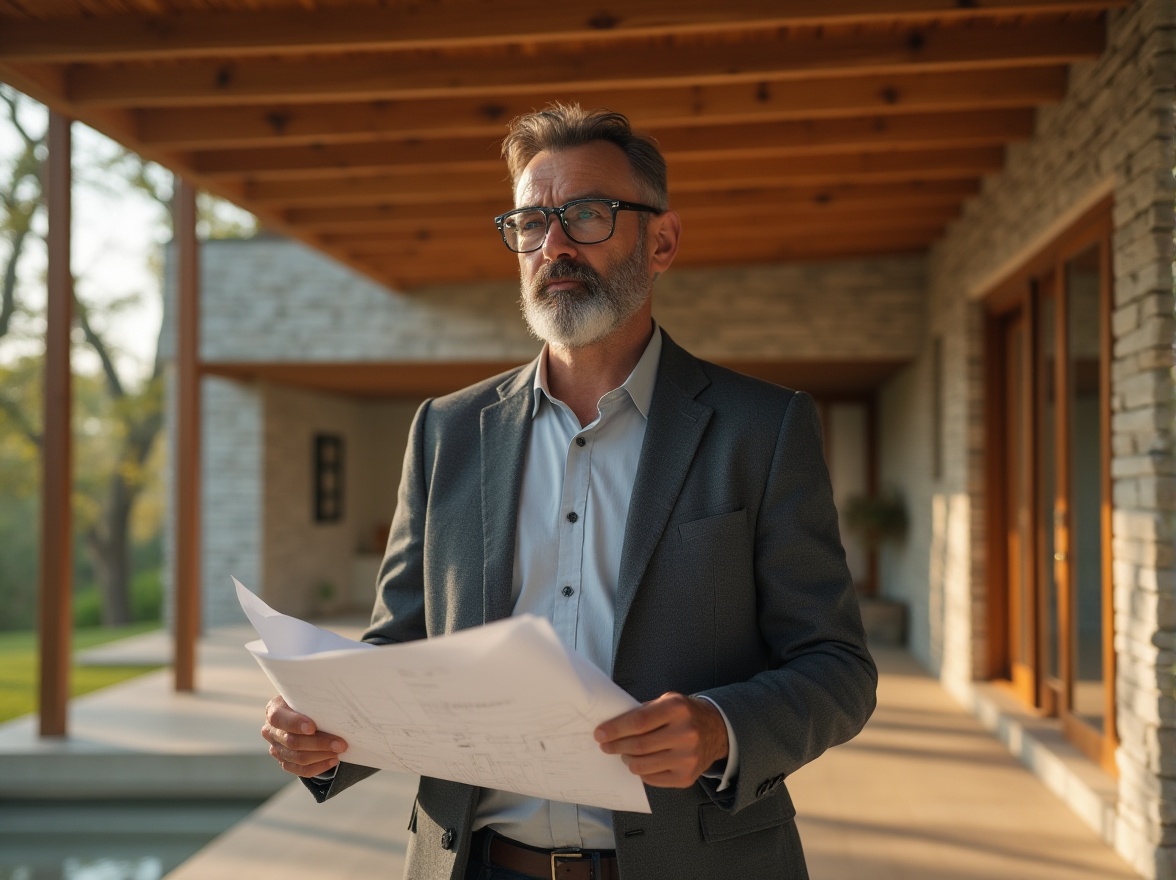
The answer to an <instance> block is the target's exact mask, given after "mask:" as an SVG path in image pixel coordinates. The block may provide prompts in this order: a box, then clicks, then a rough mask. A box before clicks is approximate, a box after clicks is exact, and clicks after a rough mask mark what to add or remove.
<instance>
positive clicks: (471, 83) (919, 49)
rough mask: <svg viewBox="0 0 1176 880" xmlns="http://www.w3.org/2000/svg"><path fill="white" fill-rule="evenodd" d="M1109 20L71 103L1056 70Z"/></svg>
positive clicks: (177, 88) (864, 35)
mask: <svg viewBox="0 0 1176 880" xmlns="http://www.w3.org/2000/svg"><path fill="white" fill-rule="evenodd" d="M1105 38H1106V32H1105V26H1104V25H1103V23H1102V22H1101V20H1097V19H1095V20H1089V21H1085V20H1074V21H1061V22H1034V23H1029V22H1026V23H1024V24H1021V25H1020V26H1018V27H1016V28H1010V27H1007V26H1003V25H1001V24H999V23H989V22H984V23H978V24H975V25H974V26H970V27H967V28H963V27H941V28H934V29H921V28H901V29H897V30H893V31H892V30H873V29H871V30H861V31H858V30H852V31H847V32H836V33H827V32H824V31H813V32H807V31H806V32H804V33H801V34H792V33H785V34H772V35H759V36H758V37H757V38H755V39H750V38H749V39H747V40H743V41H739V42H734V41H727V42H724V41H718V42H716V41H714V40H711V41H696V44H689V43H683V42H681V41H678V42H674V43H666V42H660V43H656V44H654V45H648V44H636V43H634V44H631V45H619V46H607V47H606V46H602V47H600V48H599V49H598V50H597V51H595V52H592V53H584V52H582V51H575V52H573V51H567V50H566V49H563V48H560V47H556V48H553V49H551V50H542V49H540V50H536V51H534V52H531V53H527V54H526V56H525V58H522V57H520V56H519V55H518V54H517V53H510V52H506V53H497V54H495V53H491V54H487V53H485V52H481V53H469V54H464V55H455V54H452V53H450V54H446V53H442V52H411V53H401V54H394V55H359V56H350V55H349V56H343V57H334V58H332V57H326V58H321V59H319V58H309V59H301V60H298V61H283V60H271V59H244V60H239V61H238V60H227V61H193V62H187V63H170V64H169V63H159V64H154V65H151V66H145V65H140V64H117V65H96V64H74V65H71V66H70V67H69V69H68V74H67V97H68V100H69V101H70V102H71V103H73V104H74V105H76V106H77V107H79V108H81V107H91V106H135V107H139V108H145V107H166V106H172V107H179V106H199V105H201V104H204V105H231V104H257V103H266V102H273V103H279V104H289V103H305V102H310V101H324V102H332V103H335V102H343V101H361V100H407V99H424V98H446V99H451V98H456V97H472V96H483V97H490V98H492V99H497V97H498V96H501V95H510V94H516V95H518V94H534V92H535V83H537V82H542V83H544V84H545V85H546V87H547V88H548V89H549V90H550V91H551V92H552V93H565V92H567V91H569V90H573V89H605V88H609V89H625V90H631V89H642V88H650V87H672V86H675V85H678V86H680V85H683V84H686V85H690V86H706V85H711V86H713V85H723V84H732V83H758V82H761V81H762V82H777V81H795V80H807V79H813V78H821V77H828V76H830V75H849V74H855V75H859V76H867V75H881V74H896V73H918V72H947V71H953V70H954V71H959V70H969V69H998V68H1010V67H1042V66H1044V67H1056V66H1057V65H1060V64H1069V63H1071V62H1074V61H1079V60H1084V59H1090V58H1095V57H1097V56H1098V55H1099V53H1100V52H1101V51H1102V49H1103V45H1104V42H1105Z"/></svg>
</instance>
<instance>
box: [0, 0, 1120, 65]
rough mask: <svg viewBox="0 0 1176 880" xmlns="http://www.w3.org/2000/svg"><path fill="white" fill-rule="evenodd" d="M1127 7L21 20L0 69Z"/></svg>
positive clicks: (1048, 4)
mask: <svg viewBox="0 0 1176 880" xmlns="http://www.w3.org/2000/svg"><path fill="white" fill-rule="evenodd" d="M1125 5H1127V0H1110V2H1107V0H975V2H967V3H961V2H958V0H897V2H889V3H886V4H884V5H883V4H879V3H876V2H872V0H822V2H821V3H812V2H810V0H725V2H723V3H721V4H717V3H716V4H699V3H681V2H680V0H628V2H624V3H621V2H618V0H612V2H611V3H609V4H608V5H603V4H596V5H594V6H591V7H580V6H576V5H572V6H566V5H561V4H548V5H538V6H537V5H535V4H534V3H532V2H529V0H497V2H495V3H457V2H435V3H429V4H396V5H395V6H391V7H379V8H372V7H364V8H347V7H335V6H332V7H330V8H323V9H318V10H305V9H269V10H235V11H232V12H187V11H184V12H170V13H168V14H166V15H113V16H87V17H85V18H77V19H66V20H63V19H60V18H54V19H47V20H36V19H24V20H12V21H9V22H6V23H5V26H4V28H3V29H2V30H0V62H14V63H27V62H50V63H77V62H80V61H127V60H135V61H143V60H154V59H160V58H169V59H171V58H207V57H230V58H242V57H248V56H261V55H266V56H273V55H279V54H284V53H285V54H302V53H323V52H360V51H394V50H402V49H406V48H421V47H427V48H445V47H463V46H486V45H501V44H504V43H519V42H527V43H542V42H551V41H567V40H575V41H586V40H587V41H591V40H601V39H615V38H616V37H617V36H623V37H660V36H666V35H670V34H690V33H696V32H706V33H716V32H723V31H732V30H744V29H748V28H752V27H754V28H788V27H797V26H801V27H823V26H827V25H846V24H858V23H868V22H877V21H898V22H902V23H916V22H935V21H941V20H945V19H947V20H950V19H957V18H966V19H983V18H994V17H1002V16H1008V15H1022V14H1041V13H1044V14H1053V15H1057V14H1065V13H1072V12H1078V13H1086V14H1091V13H1094V14H1097V13H1099V12H1102V11H1103V10H1105V9H1107V8H1113V7H1118V6H1125Z"/></svg>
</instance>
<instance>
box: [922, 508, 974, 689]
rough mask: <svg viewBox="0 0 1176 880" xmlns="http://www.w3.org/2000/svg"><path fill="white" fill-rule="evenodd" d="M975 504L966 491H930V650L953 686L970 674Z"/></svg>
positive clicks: (959, 685)
mask: <svg viewBox="0 0 1176 880" xmlns="http://www.w3.org/2000/svg"><path fill="white" fill-rule="evenodd" d="M970 526H971V506H970V501H969V498H968V494H967V493H966V492H954V493H950V494H945V493H942V492H937V493H935V494H934V495H933V496H932V497H931V553H930V556H929V560H928V564H929V569H928V581H929V585H930V613H929V615H928V617H929V624H930V628H931V654H932V656H933V657H934V658H935V659H936V660H937V661H938V663H939V666H940V679H941V680H942V681H943V682H944V683H945V684H946V685H948V686H949V687H951V688H952V689H962V688H965V687H966V686H967V684H968V682H969V681H971V677H972V661H971V657H972V633H971V629H970V621H971V619H972V613H971V606H972V583H971V576H970V572H971V540H970V534H971V532H970Z"/></svg>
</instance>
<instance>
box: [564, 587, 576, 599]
mask: <svg viewBox="0 0 1176 880" xmlns="http://www.w3.org/2000/svg"><path fill="white" fill-rule="evenodd" d="M560 592H561V593H563V594H564V595H565V596H567V597H568V598H571V596H572V594H573V593H575V592H576V591H575V590H573V589H572V588H571V587H564V588H563V589H562V590H560Z"/></svg>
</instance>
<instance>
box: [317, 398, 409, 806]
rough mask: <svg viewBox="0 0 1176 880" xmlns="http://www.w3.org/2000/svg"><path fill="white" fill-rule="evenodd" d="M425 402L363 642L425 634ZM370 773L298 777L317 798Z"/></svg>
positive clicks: (346, 768)
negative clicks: (326, 778) (309, 777)
mask: <svg viewBox="0 0 1176 880" xmlns="http://www.w3.org/2000/svg"><path fill="white" fill-rule="evenodd" d="M430 404H431V401H430V400H426V401H425V402H424V403H423V404H421V407H420V409H419V410H417V414H416V417H415V418H414V419H413V422H412V428H411V429H410V431H409V437H408V448H407V449H406V450H405V453H404V468H403V470H402V471H401V476H400V489H399V491H398V492H397V496H396V511H395V513H394V514H393V515H392V527H391V528H390V529H389V532H388V545H387V547H386V548H385V551H384V561H383V562H382V563H381V565H380V573H379V579H378V581H377V594H376V604H375V607H374V608H373V610H372V621H371V624H370V625H369V627H368V629H367V631H366V632H365V633H364V635H363V640H364V641H365V642H371V643H373V644H376V645H387V644H392V643H395V642H407V641H412V640H414V639H422V638H424V637H425V598H424V531H425V528H424V526H425V509H426V500H427V497H428V496H427V491H426V480H425V474H426V473H427V470H426V464H425V462H426V458H427V456H426V453H425V434H426V423H427V421H428V415H429V406H430ZM344 754H346V753H344ZM375 772H376V770H375V769H373V768H371V767H365V766H363V765H361V764H350V763H348V762H347V761H342V762H341V763H340V764H339V768H338V770H337V772H336V773H335V775H334V777H332V778H331V779H330V780H317V779H303V780H302V782H303V784H304V785H305V786H306V787H307V788H308V789H309V790H310V793H311V794H313V795H314V798H315V800H317V801H318V802H319V803H322V802H323V801H325V800H327V799H328V798H332V797H334V796H335V795H337V794H339V793H340V792H342V791H345V790H346V789H348V788H350V787H351V786H352V785H355V783H357V782H360V781H361V780H364V779H366V778H367V777H369V776H371V775H372V774H373V773H375Z"/></svg>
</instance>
